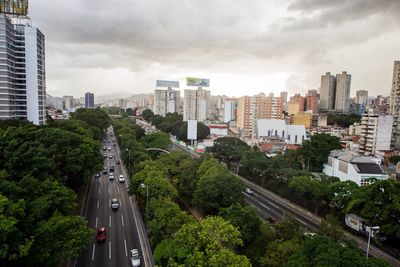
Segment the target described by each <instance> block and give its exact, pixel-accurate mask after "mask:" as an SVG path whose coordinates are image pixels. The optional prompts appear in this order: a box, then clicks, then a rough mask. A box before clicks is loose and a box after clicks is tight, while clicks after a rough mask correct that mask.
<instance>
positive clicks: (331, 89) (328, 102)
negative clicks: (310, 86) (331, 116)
mask: <svg viewBox="0 0 400 267" xmlns="http://www.w3.org/2000/svg"><path fill="white" fill-rule="evenodd" d="M335 90H336V78H335V76H333V75H331V73H330V72H327V73H326V74H325V75H322V76H321V88H320V109H321V110H322V111H327V110H333V109H334V107H335Z"/></svg>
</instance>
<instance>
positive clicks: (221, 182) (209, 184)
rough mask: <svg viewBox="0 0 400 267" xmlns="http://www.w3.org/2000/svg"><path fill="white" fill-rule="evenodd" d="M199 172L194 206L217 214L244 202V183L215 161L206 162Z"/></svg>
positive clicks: (208, 212)
mask: <svg viewBox="0 0 400 267" xmlns="http://www.w3.org/2000/svg"><path fill="white" fill-rule="evenodd" d="M197 172H198V174H199V181H198V183H197V187H196V190H195V192H194V195H193V204H194V205H197V206H198V207H200V208H201V209H202V210H203V211H204V212H205V213H206V214H216V213H217V212H218V210H219V209H220V208H223V207H229V206H230V205H232V204H233V203H242V202H243V194H242V191H243V189H244V184H243V182H242V181H241V180H240V179H239V178H238V177H236V176H234V175H232V174H230V173H229V172H228V171H227V170H226V169H225V168H223V167H222V166H221V165H220V164H219V163H218V162H216V161H215V160H213V159H209V160H204V161H203V162H202V163H201V165H200V167H199V169H198V171H197Z"/></svg>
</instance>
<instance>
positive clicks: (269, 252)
mask: <svg viewBox="0 0 400 267" xmlns="http://www.w3.org/2000/svg"><path fill="white" fill-rule="evenodd" d="M300 250H301V244H300V242H299V241H298V240H295V239H289V240H282V239H277V240H274V241H272V242H271V243H269V244H268V246H267V249H266V252H265V255H264V257H262V258H261V259H260V266H268V267H280V266H282V265H283V264H284V263H285V262H286V261H287V259H288V258H289V257H290V256H291V255H293V254H295V253H297V252H298V251H300Z"/></svg>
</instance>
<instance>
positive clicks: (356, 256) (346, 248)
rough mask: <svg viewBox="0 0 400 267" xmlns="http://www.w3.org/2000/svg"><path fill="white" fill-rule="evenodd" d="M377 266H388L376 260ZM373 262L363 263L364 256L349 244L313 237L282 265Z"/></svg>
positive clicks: (337, 264)
mask: <svg viewBox="0 0 400 267" xmlns="http://www.w3.org/2000/svg"><path fill="white" fill-rule="evenodd" d="M378 262H379V263H380V264H381V265H379V266H389V265H388V264H387V263H385V262H383V261H380V260H378ZM375 264H376V262H375V261H371V262H370V261H365V256H364V255H363V254H361V252H360V251H359V250H358V249H357V248H356V247H353V246H352V245H350V244H349V243H343V242H342V243H336V242H334V241H332V240H330V239H329V238H327V237H326V236H321V235H314V236H312V237H310V238H307V239H306V240H305V241H304V242H303V245H302V247H301V249H300V250H298V251H297V252H295V253H293V254H292V255H291V256H290V257H289V259H288V260H287V261H286V262H285V263H284V264H283V265H282V266H285V267H286V266H287V267H289V266H290V267H292V266H293V267H294V266H307V267H308V266H309V267H311V266H318V267H325V266H332V267H341V266H360V267H364V266H376V265H375Z"/></svg>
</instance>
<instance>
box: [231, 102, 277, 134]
mask: <svg viewBox="0 0 400 267" xmlns="http://www.w3.org/2000/svg"><path fill="white" fill-rule="evenodd" d="M283 111H284V103H283V99H282V98H281V97H274V96H273V95H269V96H265V94H258V95H255V96H243V97H240V98H239V99H238V108H237V127H238V129H239V130H240V131H244V134H248V133H250V132H252V131H253V127H254V125H255V121H256V120H257V119H283V117H284V114H283Z"/></svg>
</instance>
